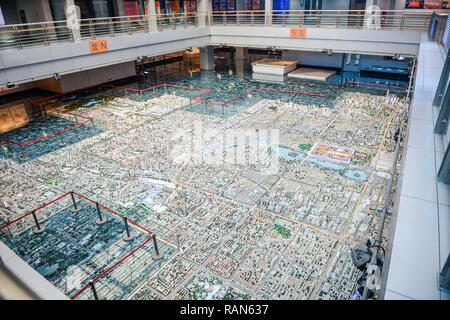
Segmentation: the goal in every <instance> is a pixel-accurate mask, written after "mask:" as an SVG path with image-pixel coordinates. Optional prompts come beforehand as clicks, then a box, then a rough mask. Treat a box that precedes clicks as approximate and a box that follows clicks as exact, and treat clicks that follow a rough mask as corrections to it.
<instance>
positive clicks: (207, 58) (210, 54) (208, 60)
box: [200, 46, 214, 70]
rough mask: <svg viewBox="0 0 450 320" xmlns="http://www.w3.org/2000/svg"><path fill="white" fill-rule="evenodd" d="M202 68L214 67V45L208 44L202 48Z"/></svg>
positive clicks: (209, 68)
mask: <svg viewBox="0 0 450 320" xmlns="http://www.w3.org/2000/svg"><path fill="white" fill-rule="evenodd" d="M200 69H203V70H211V69H214V47H213V46H207V47H201V48H200Z"/></svg>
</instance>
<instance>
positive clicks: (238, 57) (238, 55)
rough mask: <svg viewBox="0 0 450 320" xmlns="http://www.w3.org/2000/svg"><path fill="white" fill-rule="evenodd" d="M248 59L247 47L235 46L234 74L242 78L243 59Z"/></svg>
mask: <svg viewBox="0 0 450 320" xmlns="http://www.w3.org/2000/svg"><path fill="white" fill-rule="evenodd" d="M247 59H248V48H242V47H236V51H235V52H234V65H235V67H236V76H238V77H239V78H242V77H243V76H244V73H245V70H244V69H245V68H244V67H245V61H246V60H247Z"/></svg>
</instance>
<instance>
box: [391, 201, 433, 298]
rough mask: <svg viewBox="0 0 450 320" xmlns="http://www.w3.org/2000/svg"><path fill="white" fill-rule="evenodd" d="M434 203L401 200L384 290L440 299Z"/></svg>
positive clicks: (414, 296)
mask: <svg viewBox="0 0 450 320" xmlns="http://www.w3.org/2000/svg"><path fill="white" fill-rule="evenodd" d="M437 228H438V222H437V206H436V204H435V203H432V202H428V201H423V200H418V199H414V198H410V197H407V196H401V198H400V205H399V211H398V218H397V224H396V230H395V239H394V244H393V248H392V257H391V262H390V267H389V274H388V280H387V287H386V288H387V289H388V290H392V291H394V292H397V293H399V294H402V295H405V296H409V297H412V298H414V299H439V298H440V295H439V292H438V290H437V274H438V272H439V250H438V235H437V232H436V230H437Z"/></svg>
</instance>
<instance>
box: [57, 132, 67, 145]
mask: <svg viewBox="0 0 450 320" xmlns="http://www.w3.org/2000/svg"><path fill="white" fill-rule="evenodd" d="M58 136H59V139H60V140H61V142H60V144H59V145H60V146H61V147H64V146H65V145H66V143H65V142H64V140H63V138H62V135H61V131H59V132H58Z"/></svg>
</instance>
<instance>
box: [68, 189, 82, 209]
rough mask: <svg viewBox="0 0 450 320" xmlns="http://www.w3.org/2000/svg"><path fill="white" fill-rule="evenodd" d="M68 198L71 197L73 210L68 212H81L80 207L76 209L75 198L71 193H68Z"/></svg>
mask: <svg viewBox="0 0 450 320" xmlns="http://www.w3.org/2000/svg"><path fill="white" fill-rule="evenodd" d="M70 196H71V197H72V202H73V208H70V211H72V212H74V213H75V212H79V211H80V210H81V207H77V203H76V201H75V196H74V195H73V191H71V192H70Z"/></svg>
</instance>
